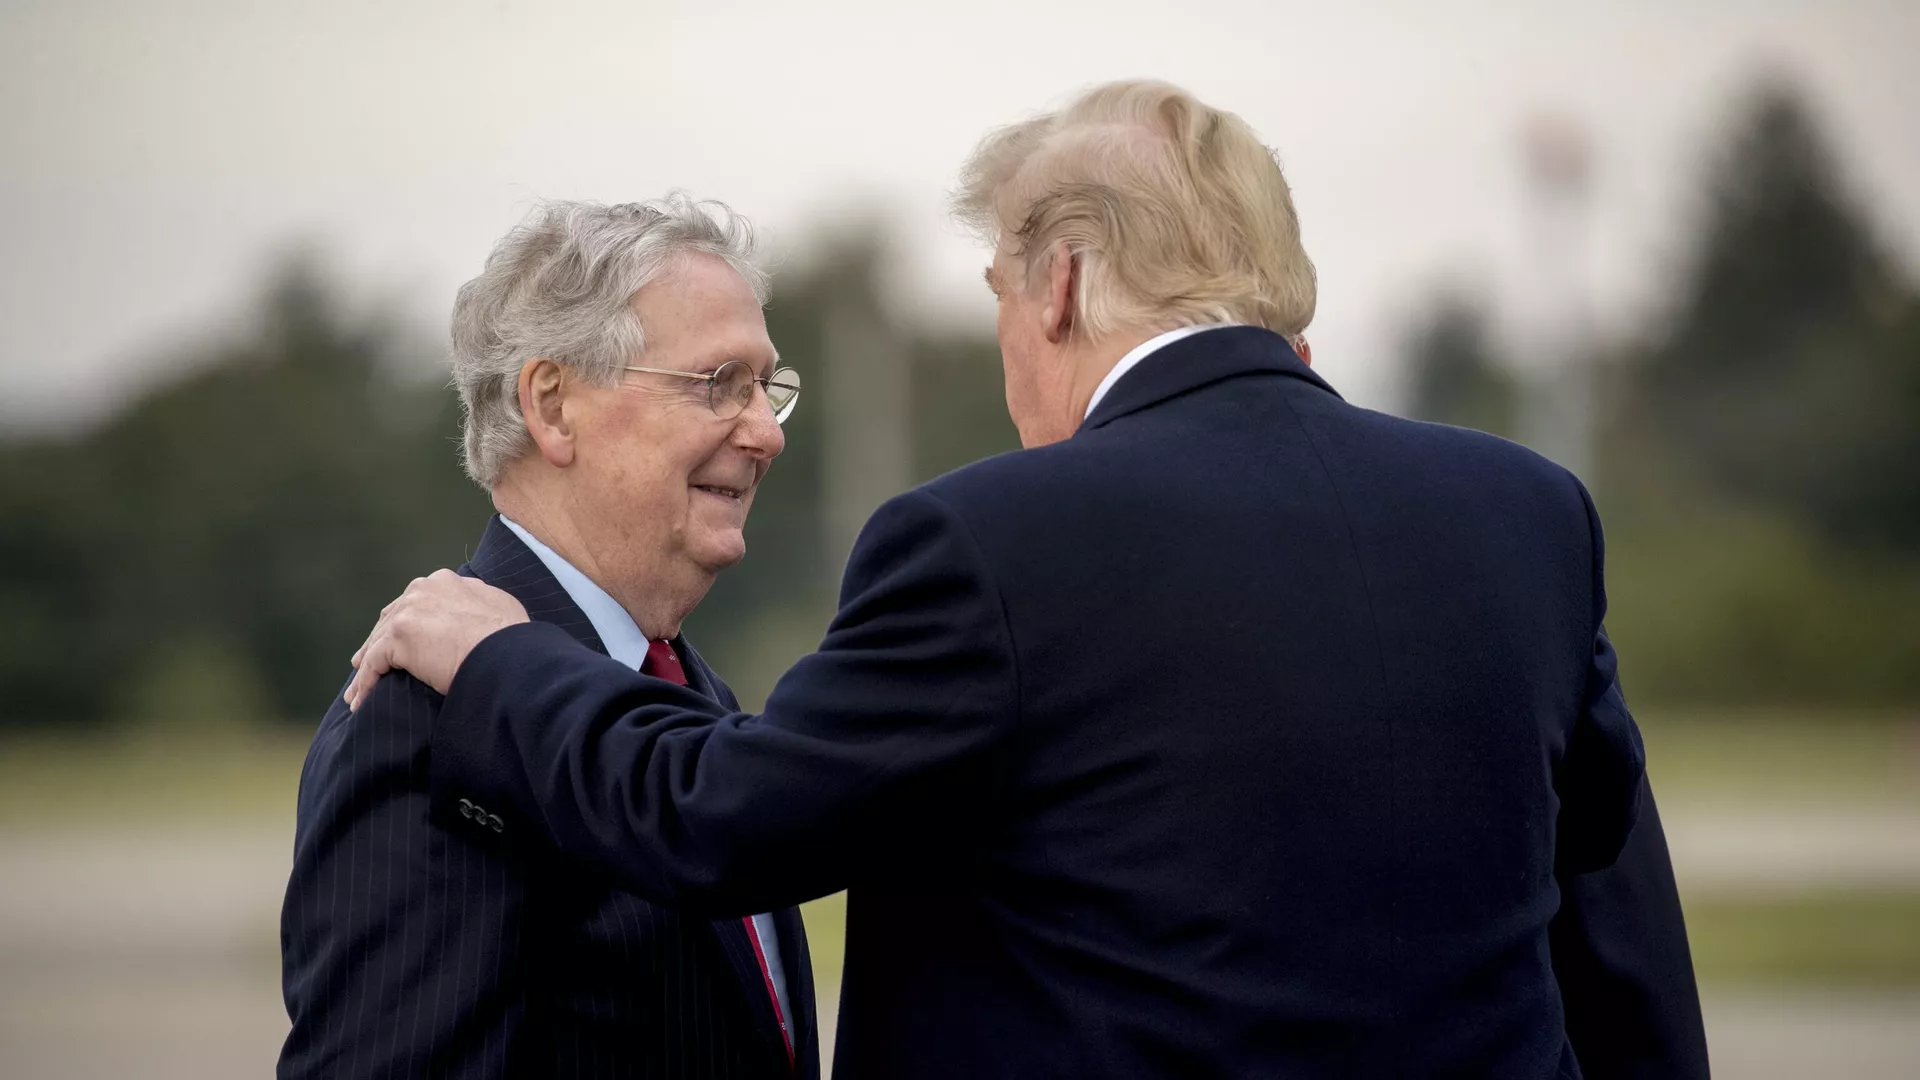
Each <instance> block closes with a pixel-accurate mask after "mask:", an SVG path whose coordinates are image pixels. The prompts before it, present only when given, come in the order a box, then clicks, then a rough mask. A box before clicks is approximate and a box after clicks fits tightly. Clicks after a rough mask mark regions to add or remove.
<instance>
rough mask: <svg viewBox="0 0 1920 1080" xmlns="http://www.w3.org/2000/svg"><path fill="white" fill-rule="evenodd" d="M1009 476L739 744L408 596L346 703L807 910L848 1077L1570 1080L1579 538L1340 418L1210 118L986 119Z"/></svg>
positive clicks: (1527, 502)
mask: <svg viewBox="0 0 1920 1080" xmlns="http://www.w3.org/2000/svg"><path fill="white" fill-rule="evenodd" d="M957 203H958V205H957V208H958V211H959V213H960V215H961V217H962V218H963V219H964V220H966V221H968V222H970V223H971V224H973V225H974V226H975V227H977V228H978V229H979V230H980V232H981V234H982V235H983V237H984V238H985V239H986V240H987V241H988V242H989V243H990V244H991V245H992V247H993V261H992V265H991V266H990V268H989V269H988V271H987V281H988V284H989V285H990V286H991V287H992V289H993V291H994V293H995V295H996V296H997V297H998V299H999V327H998V330H999V339H1000V346H1001V353H1002V358H1003V362H1004V365H1005V375H1006V397H1007V408H1008V410H1009V411H1010V413H1011V414H1012V417H1013V421H1014V423H1015V425H1016V426H1017V427H1018V428H1019V431H1020V438H1021V441H1022V443H1023V444H1024V445H1025V447H1026V449H1025V450H1023V451H1021V452H1018V453H1013V454H1007V455H1002V456H999V457H995V458H991V459H988V460H986V461H982V462H979V463H976V464H974V465H971V466H968V467H966V468H963V469H960V470H958V471H957V472H954V473H950V474H948V475H946V476H943V477H940V478H939V479H937V480H934V481H931V482H929V483H927V484H925V485H922V486H921V487H919V488H916V489H914V490H912V491H909V492H907V493H905V494H903V495H900V496H899V497H897V498H895V499H893V500H892V501H890V502H888V503H887V504H886V505H885V506H883V507H881V508H880V510H879V511H877V512H876V513H875V514H874V516H873V518H872V520H871V521H869V522H868V524H867V526H866V528H865V530H864V531H863V532H862V534H861V536H860V539H859V541H858V543H857V544H856V545H855V550H854V552H853V555H852V558H851V559H850V561H849V563H848V566H847V570H846V576H845V581H844V585H843V591H842V603H841V608H840V612H839V615H838V616H837V617H836V618H835V619H834V621H833V624H832V625H831V627H830V628H829V629H828V632H827V634H826V637H825V639H824V640H823V641H822V642H821V643H820V646H819V648H818V650H817V651H815V652H814V653H812V654H811V655H808V656H806V657H804V658H802V659H801V660H800V661H799V662H798V663H797V664H795V665H794V667H793V668H792V670H790V671H789V672H788V673H787V674H786V676H785V677H784V678H782V679H781V681H780V683H779V685H778V686H777V687H776V688H775V689H774V692H773V694H772V696H771V697H770V698H769V699H768V701H767V706H766V710H765V711H764V712H763V713H761V714H759V715H757V716H750V715H746V714H742V713H738V712H730V711H728V710H726V709H722V708H717V707H715V706H714V704H713V703H712V702H710V701H707V700H702V699H697V698H695V697H693V696H691V695H688V694H687V693H686V692H685V691H684V690H682V689H680V688H678V687H675V686H672V685H669V684H667V683H664V682H661V681H659V680H651V679H648V678H646V677H644V676H641V675H636V674H635V673H633V672H631V671H629V670H625V669H622V668H619V667H617V666H615V665H612V664H609V663H607V662H605V661H603V660H600V659H598V658H595V657H591V656H586V655H582V654H580V653H579V650H576V649H568V648H566V644H567V643H566V641H565V640H564V638H563V635H561V634H559V633H557V632H556V631H554V630H553V629H552V628H551V627H543V626H541V625H538V624H536V623H528V622H526V621H525V620H524V617H523V616H522V615H521V614H520V612H519V611H518V610H517V605H516V604H515V603H514V602H513V601H512V599H511V598H510V597H507V596H505V595H504V594H502V593H499V592H497V591H494V590H488V589H485V588H484V587H482V586H478V585H475V584H473V583H470V582H463V581H459V580H455V579H453V578H451V576H450V575H436V577H435V578H433V579H429V580H427V581H423V582H419V583H416V584H415V586H413V587H411V588H409V590H408V592H407V594H406V595H405V596H403V597H402V598H401V600H400V601H399V602H398V603H397V604H396V605H395V606H394V608H393V609H391V610H390V611H389V613H388V614H387V616H386V617H384V618H383V619H382V620H381V622H380V624H379V625H378V626H376V628H375V630H374V632H373V634H372V636H371V637H370V638H369V640H368V642H367V644H366V646H365V647H364V648H363V650H362V652H361V654H360V655H359V657H358V658H357V659H358V662H359V664H360V674H359V676H358V678H357V681H356V685H355V687H354V688H353V690H352V691H350V692H351V693H354V694H358V693H361V692H364V691H365V688H366V687H368V686H374V685H377V680H379V679H380V678H381V675H382V673H383V672H385V671H386V670H387V669H388V668H389V667H402V668H405V669H407V670H409V671H411V672H413V673H414V674H415V675H417V676H418V677H419V678H421V679H422V680H424V681H426V682H427V683H429V684H430V685H432V686H434V687H436V688H439V689H442V690H444V691H445V692H446V693H447V695H448V696H447V700H446V705H445V713H444V716H445V721H444V722H443V724H442V726H441V727H440V728H439V729H438V730H437V731H436V734H435V738H434V743H433V753H432V768H433V770H434V773H435V778H436V779H435V784H436V789H437V790H438V791H440V792H443V793H444V796H443V797H444V798H447V799H453V798H470V799H473V800H475V801H477V802H481V803H485V804H486V805H488V806H490V807H499V808H500V809H499V813H501V814H502V815H503V816H506V817H507V818H508V819H509V821H510V823H511V827H512V828H513V829H515V830H516V831H517V832H520V833H524V834H530V835H533V836H536V837H539V838H542V839H544V840H546V841H548V842H550V843H552V844H554V845H556V846H557V848H558V849H559V850H560V852H561V853H562V854H563V855H564V856H567V857H569V858H572V859H575V860H579V861H582V862H585V863H587V864H588V865H591V866H594V867H597V868H599V869H601V870H603V871H605V872H606V873H608V874H611V875H614V876H616V877H617V878H618V879H619V880H621V881H622V882H624V883H625V884H626V886H627V887H628V888H631V889H632V890H634V891H635V892H637V893H639V894H641V895H644V896H649V897H656V898H659V899H661V900H674V901H683V902H691V903H696V904H700V905H706V906H712V907H715V908H719V909H723V910H738V911H747V910H754V909H757V908H760V907H764V906H766V905H770V904H778V903H789V902H793V901H797V900H801V899H804V898H808V897H814V896H820V895H822V894H825V893H829V892H832V891H834V890H837V889H841V888H846V889H848V897H849V899H848V921H847V953H846V976H845V984H844V990H843V996H842V1003H841V1012H840V1033H839V1039H838V1043H837V1046H838V1054H837V1060H836V1062H835V1070H834V1071H835V1075H837V1076H842V1077H876V1078H879V1077H887V1078H892V1077H915V1078H923V1077H955V1078H963V1077H964V1078H969V1080H971V1078H980V1077H994V1078H1004V1077H1046V1078H1058V1077H1096V1076H1099V1077H1109V1076H1111V1077H1168V1078H1191V1077H1205V1076H1245V1077H1256V1076H1257V1077H1276V1076H1364V1077H1387V1076H1442V1075H1444V1076H1474V1077H1540V1078H1549V1077H1555V1076H1561V1077H1572V1076H1578V1075H1580V1065H1579V1064H1578V1063H1577V1062H1576V1059H1575V1054H1574V1051H1573V1049H1572V1047H1571V1046H1570V1044H1569V1039H1568V1035H1567V1023H1566V1017H1565V1014H1564V1011H1563V1006H1562V992H1561V988H1560V987H1559V986H1558V985H1557V984H1556V981H1555V974H1554V970H1553V965H1552V960H1551V955H1550V944H1549V924H1550V922H1551V921H1552V920H1553V918H1554V915H1555V911H1556V909H1557V907H1558V891H1557V885H1556V880H1557V878H1556V875H1557V874H1560V875H1567V874H1578V873H1583V872H1590V871H1598V870H1600V869H1601V868H1604V867H1607V866H1608V865H1609V864H1611V863H1612V862H1613V861H1614V860H1615V858H1616V857H1617V856H1618V855H1619V854H1620V852H1621V850H1622V848H1623V846H1624V845H1626V844H1627V843H1628V839H1629V836H1630V834H1631V833H1632V832H1633V830H1634V825H1635V819H1636V815H1637V813H1638V812H1639V809H1640V799H1639V793H1640V790H1641V785H1642V775H1643V768H1644V760H1643V756H1642V751H1641V744H1640V739H1639V735H1638V733H1637V731H1636V729H1635V726H1634V723H1633V719H1632V717H1631V716H1630V715H1629V714H1628V712H1627V710H1626V707H1625V703H1624V702H1623V700H1622V698H1621V695H1620V691H1619V687H1618V685H1617V683H1616V680H1615V658H1614V653H1613V650H1612V647H1611V646H1610V645H1609V644H1608V642H1607V638H1606V635H1605V634H1604V633H1603V632H1602V629H1601V619H1602V616H1603V615H1604V613H1605V604H1606V602H1605V594H1604V591H1603V588H1602V576H1601V545H1600V532H1599V526H1598V522H1597V520H1596V517H1595V515H1594V511H1593V505H1592V503H1591V501H1590V500H1589V499H1588V497H1587V493H1586V491H1585V490H1584V489H1583V488H1582V487H1581V485H1580V483H1579V482H1578V481H1577V480H1576V479H1574V477H1572V476H1571V475H1569V474H1568V473H1567V472H1566V471H1565V470H1563V469H1560V468H1558V467H1556V466H1555V465H1553V464H1552V463H1550V462H1548V461H1546V460H1544V459H1542V458H1540V457H1538V456H1536V455H1534V454H1531V453H1529V452H1527V451H1525V450H1523V449H1521V448H1519V447H1517V446H1514V445H1512V444H1510V443H1506V442H1502V441H1501V440H1498V439H1494V438H1491V437H1489V436H1484V435H1480V434H1477V433H1472V432H1466V431H1459V430H1455V429H1450V428H1444V427H1438V426H1433V425H1426V424H1417V423H1411V422H1408V421H1404V420H1399V419H1395V418H1392V417H1389V416H1383V415H1381V414H1378V413H1373V412H1368V411H1366V410H1363V409H1358V408H1355V407H1353V406H1351V405H1348V404H1347V403H1345V402H1344V401H1342V400H1341V399H1340V397H1339V396H1338V395H1337V394H1335V393H1334V392H1333V390H1332V389H1331V388H1330V387H1329V386H1328V385H1327V384H1326V383H1325V382H1324V381H1323V380H1321V379H1320V378H1319V377H1318V376H1317V375H1316V374H1314V373H1313V372H1312V371H1311V370H1309V368H1308V367H1307V365H1306V363H1305V362H1304V358H1303V357H1302V356H1300V355H1298V352H1299V350H1297V349H1296V348H1295V347H1294V344H1293V343H1295V342H1298V341H1299V340H1300V335H1301V334H1302V332H1303V331H1304V330H1305V329H1306V326H1307V324H1308V322H1309V320H1310V319H1311V318H1312V315H1313V306H1314V275H1313V267H1312V264H1311V263H1310V262H1309V260H1308V258H1307V256H1306V253H1305V251H1304V249H1303V248H1302V247H1301V243H1300V233H1299V224H1298V220H1297V218H1296V216H1295V213H1294V207H1293V202H1292V198H1291V196H1290V195H1289V192H1288V188H1287V184H1286V181H1285V179H1284V178H1283V176H1282V174H1281V171H1280V168H1279V166H1278V165H1277V164H1276V163H1275V161H1274V159H1273V156H1272V154H1271V153H1270V152H1269V151H1268V150H1267V149H1266V148H1265V147H1264V146H1263V145H1262V144H1261V142H1260V140H1259V138H1258V137H1257V136H1256V135H1255V134H1254V132H1253V131H1252V130H1251V129H1250V128H1249V127H1248V126H1247V125H1246V124H1245V123H1244V122H1243V121H1241V120H1240V119H1239V118H1238V117H1236V116H1234V115H1233V114H1231V113H1227V112H1224V111H1221V110H1219V109H1215V108H1211V107H1209V106H1207V105H1205V104H1203V103H1202V102H1200V101H1198V100H1196V99H1195V98H1194V97H1192V96H1191V95H1189V94H1187V93H1185V92H1183V91H1181V90H1179V89H1177V88H1175V87H1171V86H1167V85H1165V84H1161V83H1151V82H1128V83H1116V84H1112V85H1108V86H1102V87H1099V88H1096V89H1094V90H1092V91H1091V92H1089V93H1087V94H1086V95H1084V96H1082V97H1081V98H1079V99H1078V100H1076V101H1075V102H1074V103H1073V104H1071V105H1069V106H1068V107H1067V108H1065V109H1064V110H1061V111H1058V112H1054V113H1048V114H1046V115H1043V116H1040V117H1037V118H1035V119H1032V120H1029V121H1027V122H1025V123H1022V124H1018V125H1015V126H1013V127H1010V128H1007V129H1005V130H1003V131H1000V132H998V133H996V134H994V135H992V136H991V137H989V138H988V139H987V140H986V141H985V143H983V144H982V146H981V147H980V149H979V150H978V152H977V153H976V154H975V156H974V158H973V159H972V161H971V162H970V163H969V165H968V166H967V169H966V172H965V181H964V187H963V190H962V191H961V193H960V196H959V198H958V201H957Z"/></svg>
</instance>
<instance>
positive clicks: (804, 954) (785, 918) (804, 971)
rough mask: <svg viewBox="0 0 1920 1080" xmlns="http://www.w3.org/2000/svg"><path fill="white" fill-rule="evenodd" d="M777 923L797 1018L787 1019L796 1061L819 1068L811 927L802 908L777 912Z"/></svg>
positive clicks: (791, 998) (775, 922)
mask: <svg viewBox="0 0 1920 1080" xmlns="http://www.w3.org/2000/svg"><path fill="white" fill-rule="evenodd" d="M773 921H774V925H775V926H776V927H778V928H779V930H780V965H781V967H782V968H784V969H785V970H786V973H787V1004H788V1005H790V1006H792V1008H793V1015H792V1016H791V1017H788V1018H787V1025H788V1028H789V1030H791V1031H792V1032H793V1060H794V1062H795V1064H796V1065H798V1066H803V1067H804V1066H805V1064H806V1062H807V1061H808V1060H809V1059H810V1058H811V1059H812V1060H813V1061H814V1062H815V1065H814V1068H815V1069H817V1068H819V1065H818V1059H819V1055H820V1047H819V1038H820V1033H819V1027H820V1025H819V1010H818V1006H817V1004H816V1003H815V1002H814V1000H813V954H812V952H811V950H809V949H808V948H807V927H806V924H805V923H804V922H803V921H802V920H801V918H800V909H799V908H781V909H780V910H779V911H776V912H774V913H773ZM801 1071H803V1072H804V1071H805V1070H804V1068H802V1070H801Z"/></svg>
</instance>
